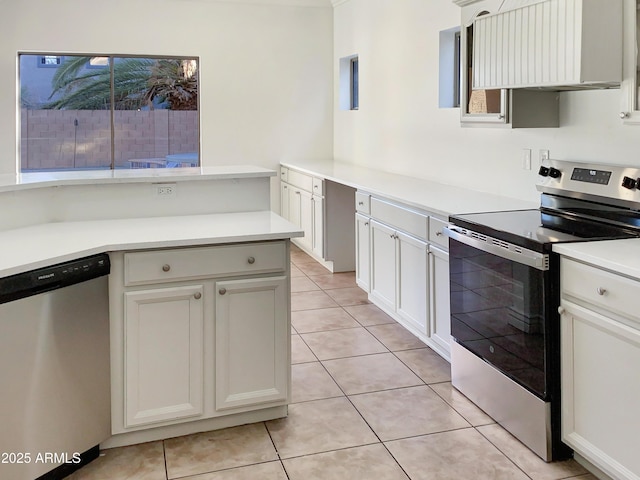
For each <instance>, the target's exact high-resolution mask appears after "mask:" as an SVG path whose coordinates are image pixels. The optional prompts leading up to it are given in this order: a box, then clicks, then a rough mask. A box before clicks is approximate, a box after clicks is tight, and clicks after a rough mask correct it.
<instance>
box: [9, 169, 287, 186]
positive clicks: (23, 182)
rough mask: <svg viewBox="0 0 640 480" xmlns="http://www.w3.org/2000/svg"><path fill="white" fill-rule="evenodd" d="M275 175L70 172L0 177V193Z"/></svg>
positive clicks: (246, 171) (227, 171)
mask: <svg viewBox="0 0 640 480" xmlns="http://www.w3.org/2000/svg"><path fill="white" fill-rule="evenodd" d="M275 175H276V172H275V171H273V170H269V169H267V168H262V167H255V166H252V165H228V166H218V167H189V168H140V169H119V170H72V171H52V172H33V173H20V174H17V175H9V174H4V175H0V192H10V191H14V190H24V189H29V188H44V187H52V186H63V185H97V184H117V183H172V182H182V181H190V182H192V181H198V180H224V179H228V178H256V177H273V176H275Z"/></svg>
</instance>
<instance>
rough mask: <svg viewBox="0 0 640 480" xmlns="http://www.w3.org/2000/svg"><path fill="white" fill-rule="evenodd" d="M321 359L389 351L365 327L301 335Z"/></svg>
mask: <svg viewBox="0 0 640 480" xmlns="http://www.w3.org/2000/svg"><path fill="white" fill-rule="evenodd" d="M300 336H301V337H302V339H303V340H304V341H305V342H306V344H307V345H308V346H309V348H310V349H311V351H313V353H314V354H315V355H316V357H318V359H319V360H329V359H331V358H343V357H353V356H355V355H367V354H371V353H382V352H387V349H386V348H385V346H384V345H383V344H382V343H380V342H379V341H378V340H376V337H374V336H373V335H371V334H370V333H369V332H367V330H366V329H364V328H363V327H357V328H344V329H341V330H329V331H326V332H314V333H303V334H301V335H300Z"/></svg>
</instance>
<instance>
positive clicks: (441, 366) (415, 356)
mask: <svg viewBox="0 0 640 480" xmlns="http://www.w3.org/2000/svg"><path fill="white" fill-rule="evenodd" d="M396 356H397V357H398V358H399V359H400V360H402V362H403V363H404V364H405V365H407V366H408V367H409V368H410V369H411V370H413V371H414V372H415V373H416V375H418V376H419V377H420V378H421V379H422V380H424V382H425V383H439V382H449V381H451V365H450V364H449V362H447V361H446V360H445V359H444V358H442V357H441V356H440V355H438V354H437V353H436V352H434V351H433V350H431V349H430V348H419V349H416V350H405V351H402V352H396Z"/></svg>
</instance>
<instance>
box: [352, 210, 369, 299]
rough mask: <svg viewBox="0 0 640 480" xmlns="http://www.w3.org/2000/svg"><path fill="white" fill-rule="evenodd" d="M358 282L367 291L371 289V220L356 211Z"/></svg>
mask: <svg viewBox="0 0 640 480" xmlns="http://www.w3.org/2000/svg"><path fill="white" fill-rule="evenodd" d="M355 230H356V283H357V284H358V286H359V287H360V288H362V289H363V290H364V291H365V292H367V293H369V292H370V291H371V268H370V265H371V259H370V258H369V256H370V254H371V248H370V246H369V245H370V242H371V239H370V237H371V220H370V218H369V217H366V216H364V215H361V214H359V213H356V229H355Z"/></svg>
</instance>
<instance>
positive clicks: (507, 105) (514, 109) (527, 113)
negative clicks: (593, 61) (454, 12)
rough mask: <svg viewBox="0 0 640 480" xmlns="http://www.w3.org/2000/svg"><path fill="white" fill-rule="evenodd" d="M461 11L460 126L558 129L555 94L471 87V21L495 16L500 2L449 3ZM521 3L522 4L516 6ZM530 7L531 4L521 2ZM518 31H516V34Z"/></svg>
mask: <svg viewBox="0 0 640 480" xmlns="http://www.w3.org/2000/svg"><path fill="white" fill-rule="evenodd" d="M453 1H454V3H455V4H456V5H459V6H460V7H462V8H461V28H460V122H461V123H462V125H467V126H491V125H495V126H500V125H502V126H505V127H509V128H536V127H558V126H559V125H560V123H559V96H558V95H557V93H555V92H543V91H535V90H507V89H504V88H503V89H500V88H488V89H476V88H475V87H472V82H473V78H474V76H475V70H476V68H477V67H476V64H477V60H476V59H475V58H474V47H473V46H474V43H476V42H475V41H474V35H475V21H476V20H478V19H480V18H482V17H485V16H487V15H491V14H495V13H498V11H499V10H500V8H501V7H503V6H504V4H505V2H504V1H503V0H453ZM520 3H523V2H520ZM525 3H531V2H525ZM518 31H519V30H518Z"/></svg>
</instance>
